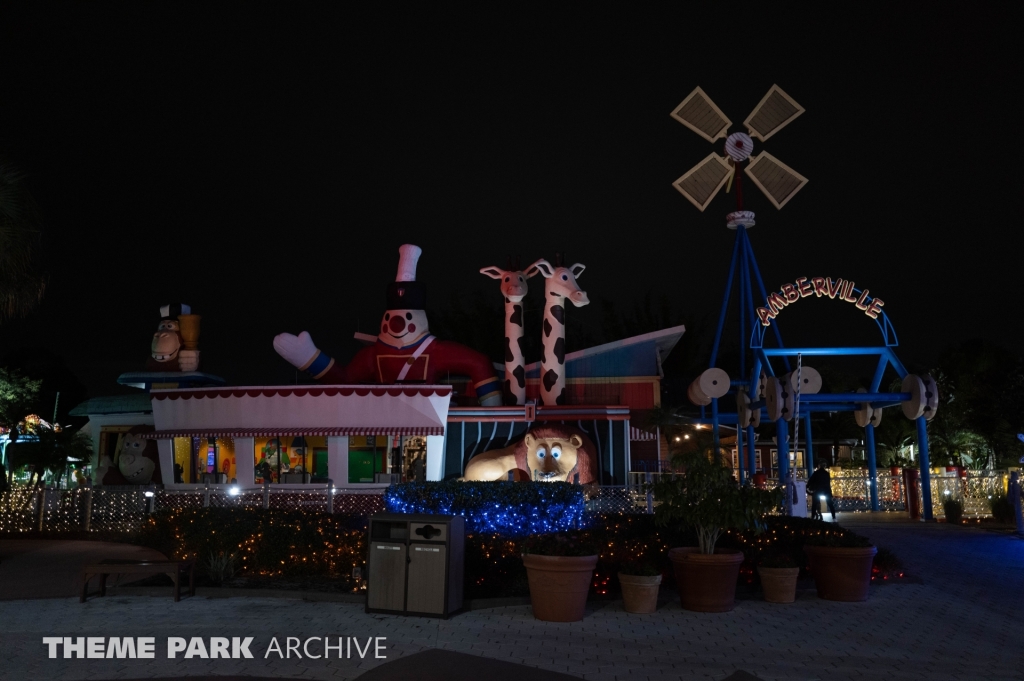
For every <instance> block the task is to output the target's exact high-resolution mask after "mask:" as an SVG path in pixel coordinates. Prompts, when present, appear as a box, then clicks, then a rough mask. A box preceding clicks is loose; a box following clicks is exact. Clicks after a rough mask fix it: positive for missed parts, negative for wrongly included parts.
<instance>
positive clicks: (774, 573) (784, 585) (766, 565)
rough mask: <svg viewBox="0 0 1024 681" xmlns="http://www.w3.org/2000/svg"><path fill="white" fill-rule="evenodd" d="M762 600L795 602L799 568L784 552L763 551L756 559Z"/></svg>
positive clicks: (791, 557)
mask: <svg viewBox="0 0 1024 681" xmlns="http://www.w3.org/2000/svg"><path fill="white" fill-rule="evenodd" d="M757 574H758V575H759V576H760V577H761V588H762V589H763V590H764V599H765V600H766V601H768V602H769V603H792V602H793V601H795V600H796V580H797V577H799V576H800V566H799V565H798V564H797V562H796V561H795V560H794V559H793V556H791V555H790V554H788V553H786V552H785V551H778V550H776V551H765V552H763V553H762V554H761V555H760V557H758V559H757Z"/></svg>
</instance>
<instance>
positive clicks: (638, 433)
mask: <svg viewBox="0 0 1024 681" xmlns="http://www.w3.org/2000/svg"><path fill="white" fill-rule="evenodd" d="M629 439H630V440H631V441H632V442H655V441H657V439H658V436H657V435H656V434H654V433H648V432H647V431H646V430H640V429H639V428H634V427H633V426H630V427H629Z"/></svg>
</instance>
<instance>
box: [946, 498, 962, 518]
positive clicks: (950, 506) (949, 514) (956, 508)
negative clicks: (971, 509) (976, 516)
mask: <svg viewBox="0 0 1024 681" xmlns="http://www.w3.org/2000/svg"><path fill="white" fill-rule="evenodd" d="M942 511H943V512H944V513H945V514H946V522H947V523H950V524H952V525H959V524H960V523H962V522H963V519H964V502H963V500H961V499H958V498H956V497H952V496H948V497H946V498H945V499H944V500H943V501H942Z"/></svg>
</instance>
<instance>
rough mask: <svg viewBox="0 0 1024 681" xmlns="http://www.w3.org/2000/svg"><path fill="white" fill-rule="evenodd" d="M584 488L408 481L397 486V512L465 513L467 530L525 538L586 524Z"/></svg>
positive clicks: (389, 498)
mask: <svg viewBox="0 0 1024 681" xmlns="http://www.w3.org/2000/svg"><path fill="white" fill-rule="evenodd" d="M584 502H585V499H584V496H583V488H582V487H580V486H579V485H572V484H569V483H566V482H504V481H502V482H460V481H458V480H446V481H444V482H407V483H403V484H401V485H392V486H391V487H389V488H388V489H387V491H386V492H385V493H384V503H385V504H386V505H387V509H388V511H390V512H392V513H437V514H440V515H461V516H463V517H464V518H465V519H466V532H470V533H488V534H500V535H503V536H506V537H522V536H526V535H531V534H541V533H545V532H559V531H562V530H577V529H582V528H583V527H584V525H585V521H584V516H583V510H584Z"/></svg>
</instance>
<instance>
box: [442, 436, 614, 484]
mask: <svg viewBox="0 0 1024 681" xmlns="http://www.w3.org/2000/svg"><path fill="white" fill-rule="evenodd" d="M595 451H596V449H595V447H594V443H593V442H592V441H591V440H590V438H589V437H587V435H586V433H584V432H583V431H582V430H579V429H578V428H573V427H572V426H564V425H550V426H538V427H537V428H534V429H533V430H530V431H529V432H527V433H526V435H524V436H523V438H522V439H521V440H519V441H518V442H515V443H513V444H511V445H509V446H508V447H505V448H504V449H492V450H491V451H488V452H483V453H481V454H477V455H476V456H474V457H473V458H472V459H470V460H469V463H468V464H466V472H465V474H464V475H463V477H462V479H463V480H482V481H490V480H506V479H507V478H508V472H509V471H515V479H516V480H543V481H545V482H579V484H581V485H592V484H597V483H598V480H597V478H596V476H595V470H596V468H597V467H596V465H595V459H594V453H595ZM577 474H578V475H579V479H578V480H577V479H576V476H577Z"/></svg>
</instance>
